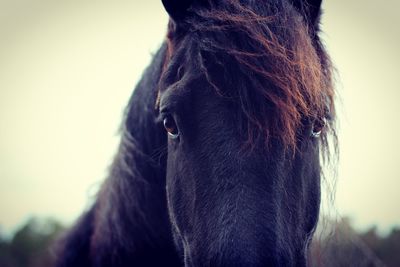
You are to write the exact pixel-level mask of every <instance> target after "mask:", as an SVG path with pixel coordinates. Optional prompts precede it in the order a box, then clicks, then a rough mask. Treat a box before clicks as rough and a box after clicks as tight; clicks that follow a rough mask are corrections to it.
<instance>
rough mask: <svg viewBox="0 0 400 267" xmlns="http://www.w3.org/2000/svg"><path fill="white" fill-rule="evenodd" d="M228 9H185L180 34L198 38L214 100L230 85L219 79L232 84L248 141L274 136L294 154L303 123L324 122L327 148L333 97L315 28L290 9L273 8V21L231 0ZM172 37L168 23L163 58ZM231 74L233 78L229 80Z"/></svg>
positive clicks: (212, 6)
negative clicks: (184, 24) (187, 13)
mask: <svg viewBox="0 0 400 267" xmlns="http://www.w3.org/2000/svg"><path fill="white" fill-rule="evenodd" d="M227 3H228V4H225V5H224V6H220V5H218V4H212V3H209V6H210V8H209V9H201V10H197V9H193V10H191V14H192V15H193V16H191V18H190V19H188V20H187V27H188V29H186V30H187V31H189V32H190V34H192V35H193V36H194V37H196V38H198V42H197V43H198V45H199V48H200V58H199V59H200V62H201V66H202V68H201V69H202V71H203V73H204V75H205V77H206V78H207V80H208V82H209V84H210V85H212V86H213V87H214V88H215V89H216V90H217V91H218V93H220V94H223V95H232V93H231V92H227V90H226V89H224V87H227V85H226V84H227V82H228V84H229V81H227V78H226V77H229V78H228V79H233V80H232V81H231V82H230V83H231V84H232V85H234V86H235V87H236V88H235V89H232V88H230V90H231V91H232V90H235V91H236V93H233V95H234V96H236V97H237V98H238V99H239V101H240V104H241V108H242V111H243V114H244V115H245V117H246V119H247V120H246V123H247V125H246V127H245V128H246V129H247V136H248V137H247V140H248V143H249V144H252V143H254V141H255V139H257V138H260V137H264V138H265V140H266V143H268V141H269V140H270V139H271V138H275V139H277V140H279V141H281V142H282V144H284V146H285V147H287V148H296V145H297V143H298V142H297V140H298V132H299V128H301V127H302V126H303V124H304V119H305V118H307V119H308V120H311V121H314V120H320V119H325V118H326V119H327V121H328V127H325V129H324V131H323V133H322V140H323V143H324V144H326V143H327V142H326V140H327V132H328V130H329V129H330V130H332V131H333V122H334V114H335V111H334V98H335V92H334V89H333V85H332V78H331V73H332V68H331V64H330V60H329V57H328V56H327V54H326V53H325V50H324V48H323V46H322V44H321V42H320V41H319V39H318V36H317V34H316V31H317V30H314V29H309V28H308V27H307V23H306V21H305V20H304V19H302V16H301V15H300V14H299V13H298V12H297V11H296V10H295V9H294V8H293V7H288V6H285V7H284V8H282V7H281V8H276V7H274V8H275V11H274V12H271V14H274V15H271V16H262V15H259V14H258V13H257V12H256V11H255V10H250V9H248V8H247V7H244V6H242V5H241V4H240V3H238V1H233V0H232V1H227ZM271 9H272V7H271ZM283 10H285V11H283ZM179 36H180V33H179V29H175V28H174V27H173V22H170V26H169V32H168V56H167V57H168V58H169V57H171V56H172V54H173V51H174V49H175V47H174V45H176V44H177V42H178V40H179V38H180V37H179ZM200 40H201V41H200ZM167 61H168V60H167ZM238 70H239V71H240V75H234V74H235V73H237V71H238ZM221 74H225V75H221ZM221 76H224V77H225V80H221V78H220V77H221ZM238 76H240V77H238Z"/></svg>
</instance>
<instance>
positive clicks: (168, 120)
mask: <svg viewBox="0 0 400 267" xmlns="http://www.w3.org/2000/svg"><path fill="white" fill-rule="evenodd" d="M163 124H164V128H165V130H166V131H167V133H168V136H169V137H170V138H172V139H176V138H178V136H179V131H178V126H176V122H175V120H174V118H173V117H172V116H171V115H168V116H166V117H165V118H164V120H163Z"/></svg>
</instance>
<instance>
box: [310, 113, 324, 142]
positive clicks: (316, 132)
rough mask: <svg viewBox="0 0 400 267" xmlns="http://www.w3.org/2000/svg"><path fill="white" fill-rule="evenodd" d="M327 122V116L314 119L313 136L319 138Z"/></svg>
mask: <svg viewBox="0 0 400 267" xmlns="http://www.w3.org/2000/svg"><path fill="white" fill-rule="evenodd" d="M325 124H326V120H325V118H323V119H317V120H315V121H314V125H313V129H312V133H311V136H312V137H315V138H318V137H320V136H321V133H322V130H323V129H324V127H325Z"/></svg>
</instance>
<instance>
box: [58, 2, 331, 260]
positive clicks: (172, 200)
mask: <svg viewBox="0 0 400 267" xmlns="http://www.w3.org/2000/svg"><path fill="white" fill-rule="evenodd" d="M181 2H184V1H176V2H174V1H172V0H169V1H168V0H165V1H163V3H164V5H165V7H166V9H167V11H168V12H169V14H171V16H173V18H174V23H177V24H179V23H183V24H185V25H190V23H194V22H195V20H196V15H195V12H192V11H193V6H191V4H184V6H181ZM190 2H192V1H190ZM194 2H197V3H200V1H194ZM205 2H207V1H205ZM225 2H227V3H225ZM230 2H235V1H220V2H219V4H218V6H223V5H225V4H226V5H227V6H229V3H230ZM236 2H237V1H236ZM240 2H241V5H240V6H246V8H248V10H253V11H254V12H257V13H259V14H260V16H265V17H266V16H269V15H274V16H275V15H277V14H281V15H282V16H287V15H291V16H296V14H298V13H295V12H294V11H293V10H294V9H291V8H290V7H288V5H289V2H286V0H271V1H270V3H262V4H260V3H259V1H240ZM264 2H267V1H264ZM177 3H178V4H177ZM187 3H189V2H187ZM207 3H209V2H207ZM312 6H315V7H316V8H317V5H316V4H315V5H314V4H312ZM212 7H213V4H208V5H207V7H206V8H207V9H210V8H212ZM197 8H199V7H197ZM296 8H298V6H296ZM190 9H192V11H191V12H192V13H191V14H192V17H191V16H190V15H187V13H186V12H188V10H189V11H190ZM318 10H319V6H318ZM277 11H279V12H281V13H279V12H277ZM181 12H185V15H184V16H183V15H181ZM270 13H271V14H270ZM272 13H273V14H272ZM317 13H318V14H319V11H318V12H317ZM293 14H294V15H293ZM313 14H316V13H315V11H313ZM312 16H314V15H312ZM294 19H296V18H294ZM285 20H286V19H283V20H282V21H285ZM289 20H290V19H289ZM203 22H204V21H203ZM254 23H263V22H259V21H255V22H254ZM183 24H182V25H183ZM193 25H195V24H193ZM196 25H197V24H196ZM288 25H290V24H288ZM296 25H297V24H296ZM299 25H300V24H299ZM219 26H221V25H219ZM275 26H276V25H275ZM271 29H272V30H274V31H276V34H277V35H278V37H279V38H283V39H285V38H287V37H285V36H280V32H279V31H280V30H279V29H278V28H277V27H272V28H271ZM192 30H193V31H191V30H189V28H186V29H185V28H184V27H183V28H182V30H181V31H180V32H179V33H177V32H175V34H177V35H176V36H175V37H174V36H173V35H174V32H172V33H170V40H169V42H170V43H169V44H168V45H167V43H165V44H163V45H162V47H161V48H160V50H159V51H158V52H157V54H156V55H155V56H154V59H153V61H152V63H151V65H150V66H149V67H148V68H147V70H146V71H145V73H144V75H143V77H142V80H141V81H140V82H139V84H138V85H137V87H136V89H135V90H134V93H133V95H132V98H131V100H130V102H129V105H128V107H127V109H126V114H125V118H124V123H123V127H122V139H121V144H120V147H119V150H118V153H117V155H116V157H115V159H114V162H113V165H112V167H111V170H110V175H109V177H108V179H107V180H106V181H105V183H104V185H103V187H102V189H101V191H100V192H99V194H98V198H97V200H96V202H95V204H94V205H93V207H92V208H91V209H90V210H89V211H88V212H87V213H86V214H84V215H82V217H81V219H80V220H79V221H78V223H77V224H76V225H75V226H74V227H73V228H72V229H71V230H70V231H69V232H68V233H67V234H66V235H65V237H64V238H63V240H62V241H61V242H60V243H59V248H58V258H57V264H56V266H57V267H80V266H88V267H89V266H93V267H95V266H96V267H100V266H186V267H189V266H191V267H192V266H193V267H201V266H218V267H220V266H230V267H232V266H249V267H256V266H299V267H301V266H306V263H307V260H306V255H307V248H308V243H309V241H310V239H311V237H312V234H313V231H314V228H315V226H316V223H317V220H318V214H319V204H320V176H321V167H320V159H319V156H320V143H321V142H320V141H319V140H318V139H316V138H313V137H312V136H311V132H312V128H313V126H312V121H313V119H314V118H309V117H307V116H306V115H304V117H303V118H302V122H303V123H302V124H301V125H299V128H298V130H297V133H296V137H297V139H296V146H295V147H290V149H288V146H287V144H285V143H284V140H282V139H280V138H279V137H277V136H273V135H272V136H270V137H269V139H268V142H266V139H264V138H262V136H263V135H262V133H259V134H258V135H257V138H254V139H252V140H251V141H252V142H253V143H252V146H251V147H248V146H246V141H248V139H247V137H248V136H247V133H248V132H251V130H252V129H250V128H251V127H252V125H254V124H252V123H248V120H249V114H247V113H246V112H247V111H248V107H247V106H246V107H243V99H244V98H243V97H244V96H243V94H246V96H245V97H246V99H245V100H246V101H247V102H248V103H247V104H250V106H251V105H252V103H253V105H255V106H257V107H258V105H263V104H262V103H263V102H262V100H260V99H261V98H260V96H259V95H257V94H258V93H257V92H253V91H252V90H253V89H254V88H252V84H253V83H251V82H249V83H247V82H245V81H248V80H249V79H250V81H251V79H258V77H259V76H257V75H258V74H257V73H252V72H251V71H249V69H246V68H245V67H244V66H241V65H240V64H237V62H235V61H230V60H231V59H230V58H226V57H225V56H224V55H223V54H221V53H223V52H221V51H219V52H215V51H209V50H207V49H206V48H207V45H205V44H204V43H202V42H203V41H204V42H205V41H210V40H214V39H213V38H219V36H214V35H207V34H205V35H197V34H196V33H195V32H194V29H193V28H192ZM175 31H176V29H175ZM199 36H205V37H207V38H205V39H199ZM236 37H242V35H237V36H236ZM289 37H290V36H289ZM310 38H313V37H310ZM219 41H221V40H219ZM228 41H229V42H232V43H235V44H236V43H237V44H239V43H240V44H241V45H242V46H245V47H246V46H247V44H248V42H249V40H238V39H234V37H233V36H232V40H225V42H228ZM312 43H313V45H315V51H316V53H318V55H319V57H320V61H321V68H322V69H324V68H328V66H327V65H325V64H326V60H327V59H326V55H325V54H323V48H322V47H320V46H319V42H318V41H315V40H312ZM252 49H253V47H252ZM255 52H259V51H255ZM210 53H211V54H210ZM217 59H223V60H226V61H225V62H224V63H223V64H226V65H224V66H223V68H224V69H225V70H226V71H225V72H222V73H215V71H217V72H218V71H219V68H220V67H218V64H220V62H216V61H215V60H217ZM207 60H208V62H206V61H207ZM270 64H272V62H270ZM205 69H207V70H208V71H213V70H214V73H213V74H214V75H215V74H217V75H216V76H218V78H217V79H210V77H208V76H207V72H205ZM214 82H215V83H214ZM260 83H261V84H262V83H264V84H265V86H266V87H268V86H269V85H270V84H269V82H268V81H257V83H254V84H257V85H258V84H260ZM271 86H272V85H271ZM219 89H222V90H221V91H220V90H219ZM271 90H273V89H272V87H271ZM283 101H284V100H283ZM260 103H261V104H260ZM264 105H265V107H262V108H261V109H260V110H262V111H263V112H264V113H265V114H264V115H265V116H266V117H268V116H271V114H277V113H278V112H279V109H275V108H274V107H273V106H272V104H271V103H269V102H265V104H264ZM268 112H270V113H268ZM250 115H251V114H250ZM166 117H169V118H172V119H173V120H175V122H176V125H177V128H178V130H179V136H178V138H175V139H172V138H168V135H167V133H166V132H165V129H164V128H163V125H162V121H163V119H164V118H166Z"/></svg>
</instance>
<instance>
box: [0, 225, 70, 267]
mask: <svg viewBox="0 0 400 267" xmlns="http://www.w3.org/2000/svg"><path fill="white" fill-rule="evenodd" d="M63 230H64V227H63V226H62V224H61V223H60V222H58V221H57V220H55V219H37V218H31V219H29V220H28V221H27V222H26V223H25V225H23V226H22V227H20V228H19V229H18V230H17V231H16V232H15V234H14V236H13V237H12V238H11V239H10V238H7V237H5V236H4V235H1V233H0V267H46V266H51V265H52V260H53V259H54V255H53V252H52V244H53V241H54V240H55V239H56V237H57V236H58V235H59V234H60V233H61V232H62V231H63Z"/></svg>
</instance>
